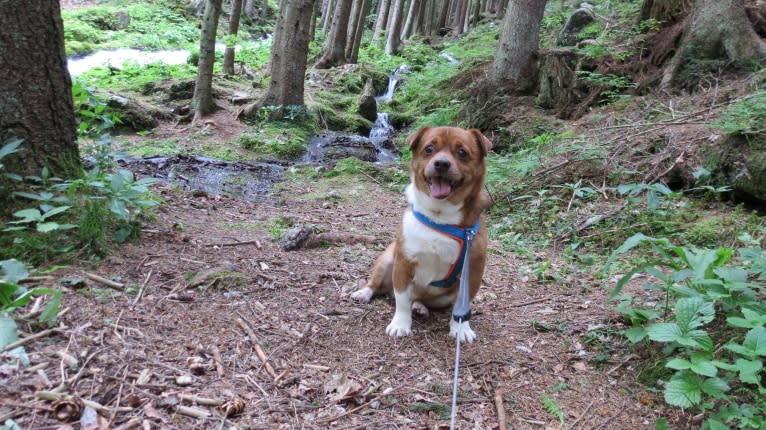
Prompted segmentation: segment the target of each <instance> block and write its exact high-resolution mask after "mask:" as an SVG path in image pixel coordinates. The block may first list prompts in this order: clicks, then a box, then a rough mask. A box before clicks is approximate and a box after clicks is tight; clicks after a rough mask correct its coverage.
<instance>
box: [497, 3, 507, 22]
mask: <svg viewBox="0 0 766 430" xmlns="http://www.w3.org/2000/svg"><path fill="white" fill-rule="evenodd" d="M507 8H508V0H499V3H498V5H497V15H496V17H497V18H498V19H499V18H502V17H504V16H505V10H506V9H507Z"/></svg>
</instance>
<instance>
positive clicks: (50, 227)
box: [37, 221, 61, 233]
mask: <svg viewBox="0 0 766 430" xmlns="http://www.w3.org/2000/svg"><path fill="white" fill-rule="evenodd" d="M60 225H61V224H59V223H57V222H53V221H51V222H41V223H39V224H37V231H39V232H40V233H50V232H52V231H54V230H58V229H59V227H60Z"/></svg>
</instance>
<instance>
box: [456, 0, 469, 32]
mask: <svg viewBox="0 0 766 430" xmlns="http://www.w3.org/2000/svg"><path fill="white" fill-rule="evenodd" d="M468 1H469V0H458V1H457V2H456V7H455V24H454V25H453V27H452V34H453V35H454V36H460V35H461V34H463V23H464V22H465V10H466V3H467V2H468Z"/></svg>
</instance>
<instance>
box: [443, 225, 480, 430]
mask: <svg viewBox="0 0 766 430" xmlns="http://www.w3.org/2000/svg"><path fill="white" fill-rule="evenodd" d="M475 234H476V232H467V234H466V245H465V248H466V249H465V256H464V257H463V272H462V273H461V274H460V285H458V292H457V297H456V299H457V300H456V303H455V307H454V309H453V310H452V318H453V320H454V321H455V322H457V330H456V331H455V339H456V340H457V344H456V345H455V370H454V372H453V373H454V375H455V376H454V378H453V380H452V408H451V410H450V426H449V428H450V430H455V421H456V419H457V382H458V374H459V371H460V338H461V336H462V334H463V323H464V322H467V321H468V320H470V319H471V303H470V299H469V297H468V273H469V272H468V262H469V259H470V257H471V244H472V242H473V238H474V235H475Z"/></svg>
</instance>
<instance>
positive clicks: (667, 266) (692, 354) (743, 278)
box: [605, 234, 766, 429]
mask: <svg viewBox="0 0 766 430" xmlns="http://www.w3.org/2000/svg"><path fill="white" fill-rule="evenodd" d="M743 239H744V238H743ZM749 245H753V246H750V247H746V248H740V249H738V250H737V251H736V252H735V250H734V249H732V248H726V247H720V248H715V249H707V248H701V249H700V248H693V247H683V246H676V245H673V244H672V243H671V242H670V241H669V240H668V239H665V238H653V237H648V236H645V235H643V234H636V235H634V236H632V237H631V238H629V239H628V240H627V241H626V242H625V243H624V244H623V245H622V246H620V247H619V248H617V249H616V250H615V251H614V252H613V253H612V254H611V255H610V257H609V259H608V260H607V263H606V266H605V270H608V269H609V267H610V266H611V264H613V263H614V261H615V259H616V258H617V257H618V256H620V255H623V254H626V253H628V252H630V251H631V250H634V249H636V248H638V247H639V246H648V247H649V253H648V254H646V255H645V256H644V258H643V259H642V260H641V261H639V263H638V264H637V265H634V267H633V268H632V269H631V270H629V271H628V272H627V273H626V274H625V275H623V276H622V277H621V278H620V279H619V281H618V282H617V284H616V286H615V288H614V289H613V290H612V292H611V298H613V299H619V300H620V304H619V305H618V306H617V310H618V311H619V312H620V313H622V314H623V315H625V317H626V319H627V320H628V321H630V322H631V324H632V325H633V326H632V327H631V328H629V329H627V330H626V331H625V336H626V337H627V338H628V339H629V340H630V341H631V342H633V343H638V342H642V341H652V342H658V343H661V344H664V345H665V348H664V350H663V351H664V353H665V354H667V361H666V363H665V367H666V368H668V369H670V370H671V371H674V372H673V374H672V376H671V377H670V379H669V380H668V381H667V383H666V384H665V388H664V399H665V401H666V402H667V403H668V404H670V405H673V406H678V407H681V408H695V409H698V410H701V411H704V412H707V413H708V419H707V420H706V422H705V427H706V428H710V429H727V428H730V426H732V425H734V426H735V427H736V428H742V429H745V428H763V426H765V425H766V402H764V401H763V397H762V396H764V395H766V389H764V387H763V385H762V378H763V376H764V374H765V373H764V372H763V360H764V357H766V328H764V325H766V305H764V302H763V300H762V297H763V295H764V293H766V285H764V283H763V280H764V278H765V275H764V271H765V267H764V263H765V262H766V253H764V250H763V249H762V248H760V246H755V245H754V244H753V243H752V242H750V243H749ZM637 275H643V276H645V277H646V278H647V279H648V280H647V282H645V283H644V284H643V285H642V287H643V288H644V289H647V290H650V291H655V292H660V293H661V294H662V296H663V297H662V300H663V303H662V305H661V307H660V308H659V310H658V309H656V307H653V306H648V305H645V304H644V305H642V304H638V305H634V302H636V298H635V297H631V296H629V295H624V294H622V292H623V290H624V288H625V287H626V286H627V285H628V283H629V282H630V281H631V280H633V279H635V277H636V276H637ZM721 346H722V347H721Z"/></svg>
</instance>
